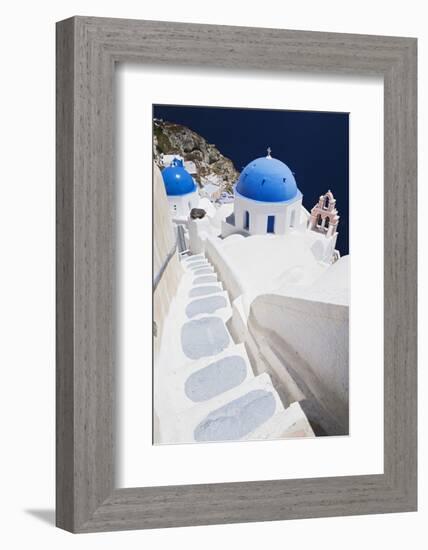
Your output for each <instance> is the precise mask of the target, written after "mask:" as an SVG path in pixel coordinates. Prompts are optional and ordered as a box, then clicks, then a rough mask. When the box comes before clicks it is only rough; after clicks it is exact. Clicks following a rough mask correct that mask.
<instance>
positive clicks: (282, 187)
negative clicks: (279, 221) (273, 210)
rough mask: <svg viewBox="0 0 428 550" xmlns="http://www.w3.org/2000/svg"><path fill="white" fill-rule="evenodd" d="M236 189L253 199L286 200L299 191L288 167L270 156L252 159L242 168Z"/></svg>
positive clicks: (293, 196)
mask: <svg viewBox="0 0 428 550" xmlns="http://www.w3.org/2000/svg"><path fill="white" fill-rule="evenodd" d="M236 191H237V192H238V193H239V194H240V195H242V196H244V197H246V198H247V199H252V200H255V201H262V202H286V201H290V200H292V199H294V198H295V197H296V196H297V195H298V194H300V191H299V190H298V189H297V184H296V180H295V179H294V176H293V173H292V171H291V170H290V168H289V167H288V166H287V165H286V164H284V163H283V162H281V161H280V160H278V159H274V158H272V157H270V156H268V157H260V158H258V159H256V160H253V161H252V162H250V163H249V164H247V166H246V167H245V168H244V169H243V170H242V172H241V175H240V176H239V179H238V183H237V184H236Z"/></svg>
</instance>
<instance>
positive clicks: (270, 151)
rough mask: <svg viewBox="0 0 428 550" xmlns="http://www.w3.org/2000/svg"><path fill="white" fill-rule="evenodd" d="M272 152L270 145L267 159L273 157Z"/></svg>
mask: <svg viewBox="0 0 428 550" xmlns="http://www.w3.org/2000/svg"><path fill="white" fill-rule="evenodd" d="M271 153H272V149H271V148H270V147H268V148H267V157H266V158H267V159H271V158H272V156H271Z"/></svg>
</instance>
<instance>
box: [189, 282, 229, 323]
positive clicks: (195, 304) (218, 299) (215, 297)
mask: <svg viewBox="0 0 428 550" xmlns="http://www.w3.org/2000/svg"><path fill="white" fill-rule="evenodd" d="M184 312H185V316H186V318H187V319H188V320H189V321H190V320H193V319H199V318H201V317H206V316H207V315H216V316H217V317H220V318H221V319H223V321H225V322H226V321H227V320H228V319H230V317H231V315H232V308H231V305H230V301H229V295H228V293H227V292H226V291H224V290H222V291H220V292H218V293H216V294H212V295H209V296H198V297H196V298H188V301H187V303H186V304H185V307H184Z"/></svg>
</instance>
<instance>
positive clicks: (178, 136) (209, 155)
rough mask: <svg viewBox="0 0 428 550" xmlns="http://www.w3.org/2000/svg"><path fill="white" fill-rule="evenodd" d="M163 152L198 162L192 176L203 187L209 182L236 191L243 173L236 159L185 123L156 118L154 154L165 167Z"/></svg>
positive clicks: (155, 159)
mask: <svg viewBox="0 0 428 550" xmlns="http://www.w3.org/2000/svg"><path fill="white" fill-rule="evenodd" d="M162 155H180V156H181V157H183V158H184V160H185V161H191V162H193V163H194V165H195V168H196V171H195V173H194V174H192V176H193V177H194V179H195V180H196V181H197V182H198V184H199V186H200V187H201V188H202V187H204V185H206V184H207V183H213V184H214V185H218V186H219V187H220V189H221V191H227V192H229V193H230V192H232V185H233V184H234V183H235V182H236V181H237V179H238V177H239V172H238V171H237V170H236V169H235V166H234V165H233V162H232V161H231V160H230V159H228V158H226V157H224V156H223V155H222V154H221V153H220V151H219V150H218V149H217V147H215V145H213V144H211V143H208V142H207V141H206V139H204V138H203V137H202V136H200V135H199V134H197V133H196V132H194V131H193V130H190V128H187V127H186V126H182V125H181V124H175V123H172V122H167V121H164V120H159V119H154V120H153V157H154V161H155V163H156V164H157V165H158V166H159V167H160V168H161V167H163V165H162Z"/></svg>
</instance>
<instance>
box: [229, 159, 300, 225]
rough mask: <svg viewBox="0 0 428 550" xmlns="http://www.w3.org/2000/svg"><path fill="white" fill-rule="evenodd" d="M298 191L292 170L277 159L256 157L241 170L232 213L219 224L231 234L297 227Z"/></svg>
mask: <svg viewBox="0 0 428 550" xmlns="http://www.w3.org/2000/svg"><path fill="white" fill-rule="evenodd" d="M301 208H302V193H301V192H300V191H299V189H298V187H297V184H296V180H295V178H294V175H293V172H292V171H291V170H290V168H289V167H288V166H287V165H286V164H284V163H283V162H281V161H280V160H278V159H275V158H273V157H271V155H270V149H268V155H267V156H266V157H260V158H257V159H255V160H253V161H252V162H250V163H249V164H247V166H246V167H245V168H244V169H243V170H242V172H241V175H240V177H239V179H238V182H237V184H236V187H235V201H234V212H233V215H232V216H230V217H229V218H227V219H226V221H225V223H224V224H223V231H222V234H223V236H227V235H229V234H231V233H236V232H240V233H246V234H250V235H263V234H267V233H273V234H276V235H284V234H285V233H287V232H288V231H290V230H291V229H298V228H300V226H301V222H300V213H301Z"/></svg>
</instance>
